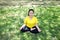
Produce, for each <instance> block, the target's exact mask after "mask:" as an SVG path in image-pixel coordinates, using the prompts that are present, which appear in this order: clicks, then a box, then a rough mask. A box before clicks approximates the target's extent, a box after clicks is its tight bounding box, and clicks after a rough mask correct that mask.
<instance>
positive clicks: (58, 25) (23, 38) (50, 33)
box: [0, 6, 60, 40]
mask: <svg viewBox="0 0 60 40" xmlns="http://www.w3.org/2000/svg"><path fill="white" fill-rule="evenodd" d="M29 8H30V7H24V6H6V7H0V40H60V6H50V7H43V6H37V7H34V6H33V7H31V8H33V9H34V11H35V13H34V14H35V16H36V17H37V18H38V21H39V23H38V25H39V27H40V29H41V30H42V31H41V32H40V33H38V34H32V33H27V32H25V33H22V32H20V30H19V28H20V27H21V25H22V24H23V21H24V18H25V17H26V16H27V14H28V10H29Z"/></svg>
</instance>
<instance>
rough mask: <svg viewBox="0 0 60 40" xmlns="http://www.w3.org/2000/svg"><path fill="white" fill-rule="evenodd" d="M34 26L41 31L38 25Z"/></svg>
mask: <svg viewBox="0 0 60 40" xmlns="http://www.w3.org/2000/svg"><path fill="white" fill-rule="evenodd" d="M36 28H37V29H38V31H39V32H41V30H40V29H39V27H38V25H37V24H36Z"/></svg>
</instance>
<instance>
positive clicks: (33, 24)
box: [20, 9, 41, 34]
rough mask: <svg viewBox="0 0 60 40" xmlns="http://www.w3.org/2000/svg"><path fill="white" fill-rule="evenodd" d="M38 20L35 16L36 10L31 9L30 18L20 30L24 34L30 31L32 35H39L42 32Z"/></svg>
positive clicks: (27, 18)
mask: <svg viewBox="0 0 60 40" xmlns="http://www.w3.org/2000/svg"><path fill="white" fill-rule="evenodd" d="M37 23H38V20H37V18H36V17H35V16H34V10H33V9H29V11H28V16H27V17H26V18H25V19H24V24H23V25H22V27H21V28H20V30H21V31H22V32H27V31H30V32H31V33H35V34H36V33H39V32H40V31H41V30H40V29H39V27H38V25H37Z"/></svg>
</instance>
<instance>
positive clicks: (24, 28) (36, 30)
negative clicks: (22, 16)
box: [21, 26, 39, 34]
mask: <svg viewBox="0 0 60 40" xmlns="http://www.w3.org/2000/svg"><path fill="white" fill-rule="evenodd" d="M33 28H35V29H34V30H32V31H31V30H30V28H29V27H27V26H25V27H23V28H22V29H21V31H22V32H27V31H30V32H31V33H35V34H36V33H39V31H38V29H37V28H36V26H34V27H33Z"/></svg>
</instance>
